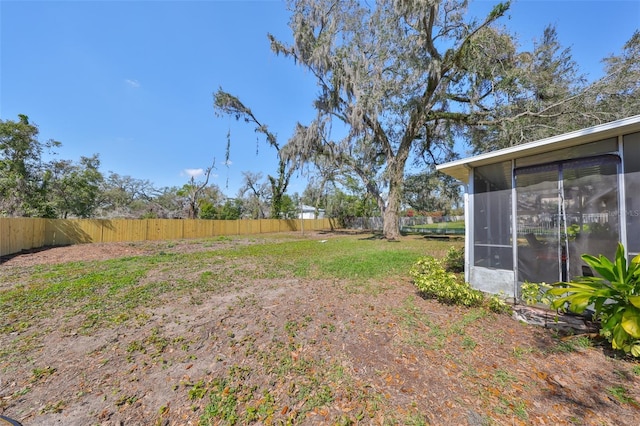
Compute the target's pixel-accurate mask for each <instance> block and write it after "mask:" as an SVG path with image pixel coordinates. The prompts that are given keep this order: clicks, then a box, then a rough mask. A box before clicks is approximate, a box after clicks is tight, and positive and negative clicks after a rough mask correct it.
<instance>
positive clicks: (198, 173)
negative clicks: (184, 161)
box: [184, 169, 204, 178]
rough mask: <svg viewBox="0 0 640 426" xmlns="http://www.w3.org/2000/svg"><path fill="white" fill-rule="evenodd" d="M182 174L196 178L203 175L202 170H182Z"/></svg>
mask: <svg viewBox="0 0 640 426" xmlns="http://www.w3.org/2000/svg"><path fill="white" fill-rule="evenodd" d="M184 173H185V174H186V175H187V176H189V177H193V178H196V177H198V176H202V175H203V174H204V170H203V169H184Z"/></svg>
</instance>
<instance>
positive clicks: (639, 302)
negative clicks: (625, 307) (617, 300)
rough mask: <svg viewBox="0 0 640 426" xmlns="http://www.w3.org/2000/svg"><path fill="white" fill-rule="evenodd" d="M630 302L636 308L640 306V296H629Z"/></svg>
mask: <svg viewBox="0 0 640 426" xmlns="http://www.w3.org/2000/svg"><path fill="white" fill-rule="evenodd" d="M629 302H631V304H632V305H633V306H635V307H636V308H640V296H629Z"/></svg>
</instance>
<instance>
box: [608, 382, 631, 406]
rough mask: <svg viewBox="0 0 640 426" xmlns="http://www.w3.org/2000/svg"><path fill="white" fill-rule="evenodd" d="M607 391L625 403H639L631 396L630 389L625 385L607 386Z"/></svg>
mask: <svg viewBox="0 0 640 426" xmlns="http://www.w3.org/2000/svg"><path fill="white" fill-rule="evenodd" d="M607 392H609V394H610V395H611V396H613V397H614V398H615V399H617V400H618V401H619V402H621V403H623V404H633V405H636V406H637V405H638V402H637V401H636V400H635V399H633V398H632V397H630V396H629V389H627V388H625V387H624V386H613V387H610V388H607Z"/></svg>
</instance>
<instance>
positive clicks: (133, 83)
mask: <svg viewBox="0 0 640 426" xmlns="http://www.w3.org/2000/svg"><path fill="white" fill-rule="evenodd" d="M124 82H125V83H127V84H128V85H129V87H133V88H134V89H137V88H138V87H140V82H139V81H138V80H131V79H128V78H127V79H126V80H125V81H124Z"/></svg>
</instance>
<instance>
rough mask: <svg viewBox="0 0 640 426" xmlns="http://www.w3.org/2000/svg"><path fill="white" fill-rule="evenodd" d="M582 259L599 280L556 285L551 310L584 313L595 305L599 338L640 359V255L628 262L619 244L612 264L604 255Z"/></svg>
mask: <svg viewBox="0 0 640 426" xmlns="http://www.w3.org/2000/svg"><path fill="white" fill-rule="evenodd" d="M581 257H582V260H584V261H585V263H587V265H589V266H590V267H591V268H592V269H593V270H594V271H596V272H597V273H598V274H599V275H600V276H596V277H579V278H576V279H574V280H572V281H571V282H568V283H564V282H560V283H556V284H554V286H553V288H552V289H550V290H549V291H548V292H549V294H551V295H553V296H559V297H558V298H557V299H554V300H553V302H552V303H551V307H552V308H553V309H564V308H565V307H566V306H567V305H568V309H569V310H570V311H571V312H575V313H583V312H584V311H585V309H586V308H587V307H588V306H590V305H593V308H594V310H595V313H594V319H596V320H599V321H600V324H601V326H600V334H601V335H603V336H604V337H605V338H606V339H607V340H609V342H611V346H612V347H613V348H614V349H622V350H623V351H624V352H626V353H631V354H632V355H633V356H635V357H640V255H638V256H636V257H635V258H633V259H632V260H631V262H627V259H626V256H625V251H624V247H623V245H622V244H620V243H618V248H617V250H616V255H615V259H614V261H613V262H612V261H611V260H609V259H607V258H606V257H605V256H603V255H600V256H598V257H596V256H592V255H588V254H584V255H582V256H581Z"/></svg>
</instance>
